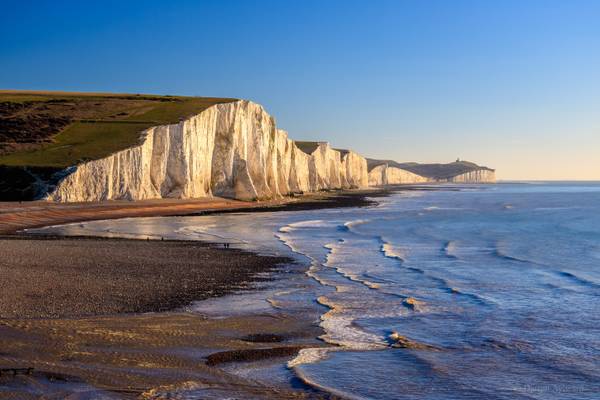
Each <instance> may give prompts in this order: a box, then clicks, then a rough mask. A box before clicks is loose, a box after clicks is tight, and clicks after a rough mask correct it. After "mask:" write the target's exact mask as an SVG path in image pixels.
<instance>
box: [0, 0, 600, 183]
mask: <svg viewBox="0 0 600 400" xmlns="http://www.w3.org/2000/svg"><path fill="white" fill-rule="evenodd" d="M0 5H1V7H0V10H1V12H0V87H1V88H5V89H39V90H72V91H103V92H108V91H110V92H128V93H158V94H180V95H203V96H228V97H239V98H247V99H251V100H254V101H257V102H259V103H261V104H263V105H264V106H265V107H266V108H267V110H268V111H269V112H270V113H271V114H272V115H274V116H275V117H276V119H277V122H278V125H279V126H280V127H281V128H283V129H286V130H288V131H289V132H290V135H291V137H292V138H294V139H301V140H328V141H330V142H332V144H334V145H335V146H338V147H347V148H352V149H355V150H356V151H358V152H360V153H362V154H365V155H368V156H371V157H375V158H389V159H395V160H398V161H419V162H449V161H453V160H454V159H456V158H457V157H460V158H461V159H465V160H471V161H474V162H477V163H481V164H484V165H488V166H490V167H493V168H496V169H497V173H498V176H499V178H502V179H596V180H600V1H598V0H590V1H583V0H563V1H553V0H540V1H527V0H519V1H509V0H499V1H479V0H477V1H459V0H452V1H447V0H439V1H425V0H423V1H420V0H419V1H418V0H414V1H401V0H396V1H374V0H371V1H369V0H365V1H349V0H344V1H327V0H320V1H292V0H276V1H251V0H245V1H233V0H232V1H229V0H218V1H217V0H215V1H175V0H170V1H152V0H145V1H137V2H136V1H133V0H131V1H129V0H128V1H95V2H94V1H60V0H53V1H47V2H45V1H27V0H23V1H9V0H0Z"/></svg>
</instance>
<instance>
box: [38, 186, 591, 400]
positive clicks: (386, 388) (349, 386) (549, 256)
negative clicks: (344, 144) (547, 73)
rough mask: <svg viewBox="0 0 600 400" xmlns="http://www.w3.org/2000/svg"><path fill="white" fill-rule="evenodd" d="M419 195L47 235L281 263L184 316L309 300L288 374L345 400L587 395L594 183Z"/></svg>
mask: <svg viewBox="0 0 600 400" xmlns="http://www.w3.org/2000/svg"><path fill="white" fill-rule="evenodd" d="M431 189H433V188H427V187H424V188H423V190H411V191H402V192H398V193H396V194H393V195H391V196H389V197H385V198H379V199H378V201H379V203H380V204H379V205H378V206H374V207H367V208H359V209H330V210H312V211H303V212H293V213H291V212H289V213H288V212H281V213H264V214H263V213H258V214H232V215H224V216H207V217H179V218H140V219H129V220H121V221H98V222H91V223H85V224H73V225H67V226H63V227H54V228H49V229H51V230H54V231H55V232H57V233H62V234H96V235H116V236H134V237H144V236H151V235H152V236H163V237H168V238H186V239H192V240H193V239H204V240H206V239H208V240H215V238H218V241H229V242H231V243H233V244H234V245H236V246H238V247H242V248H248V249H253V250H256V251H259V252H263V253H268V254H271V253H275V254H286V255H291V256H293V257H295V258H296V259H297V260H298V261H299V262H300V263H303V265H305V266H306V267H305V268H307V269H308V271H307V272H306V276H305V277H304V278H302V279H301V280H298V279H296V280H294V282H293V283H292V284H290V283H289V282H288V283H281V282H280V283H279V284H274V286H273V287H271V288H269V289H268V290H266V291H265V292H256V293H255V294H253V295H252V296H254V297H251V298H248V297H244V296H246V295H243V294H241V295H238V296H237V297H236V296H229V297H228V298H226V299H216V300H214V301H209V302H201V303H199V304H197V305H195V306H194V307H193V310H194V311H196V312H204V313H210V312H211V311H213V312H215V315H216V314H218V313H219V312H222V310H223V303H220V302H229V303H228V304H229V305H230V306H228V307H227V309H228V310H241V311H240V312H244V310H245V307H250V308H251V309H252V310H255V309H256V307H263V308H264V309H265V310H266V309H269V308H272V309H284V310H288V311H289V310H292V311H293V310H294V309H295V308H296V309H298V310H302V309H304V310H305V309H306V307H312V308H313V309H314V310H315V312H317V314H316V315H317V316H318V318H319V321H320V324H321V326H322V327H323V330H324V334H323V336H322V337H321V339H322V340H324V341H326V342H328V343H331V344H332V345H333V346H332V347H331V348H329V349H327V350H323V349H319V350H316V349H314V350H313V349H306V350H303V351H302V352H301V353H300V354H299V355H298V357H296V359H294V360H291V361H290V362H289V363H288V365H287V366H288V371H289V372H290V375H292V374H293V375H295V376H296V377H298V378H300V379H302V380H304V381H305V382H306V383H308V384H309V385H312V386H315V387H318V388H321V389H323V390H326V391H329V392H331V393H335V394H338V395H341V396H342V397H345V398H350V399H599V398H600V184H598V183H568V182H566V183H558V184H557V183H535V184H499V185H484V186H468V187H467V186H463V187H460V186H444V187H435V190H431ZM283 282H285V281H283ZM243 305H245V307H244V306H243ZM284 376H287V375H284ZM282 379H287V378H282Z"/></svg>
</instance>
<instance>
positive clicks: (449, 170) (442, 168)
mask: <svg viewBox="0 0 600 400" xmlns="http://www.w3.org/2000/svg"><path fill="white" fill-rule="evenodd" d="M367 163H368V166H369V171H370V170H372V169H373V168H375V167H376V166H378V165H382V164H388V165H389V166H390V167H396V168H400V169H403V170H406V171H409V172H412V173H413V174H417V175H420V176H422V177H425V178H429V179H433V180H445V179H449V178H452V177H455V176H457V175H461V174H465V173H468V172H473V171H478V170H488V171H494V170H493V169H491V168H488V167H484V166H480V165H477V164H475V163H472V162H469V161H455V162H452V163H448V164H419V163H416V162H407V163H399V162H396V161H392V160H375V159H372V158H368V159H367Z"/></svg>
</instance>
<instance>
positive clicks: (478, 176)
mask: <svg viewBox="0 0 600 400" xmlns="http://www.w3.org/2000/svg"><path fill="white" fill-rule="evenodd" d="M444 182H451V183H494V182H496V173H495V172H494V170H491V169H485V168H482V169H478V170H475V171H469V172H465V173H464V174H460V175H456V176H453V177H451V178H448V179H445V180H444Z"/></svg>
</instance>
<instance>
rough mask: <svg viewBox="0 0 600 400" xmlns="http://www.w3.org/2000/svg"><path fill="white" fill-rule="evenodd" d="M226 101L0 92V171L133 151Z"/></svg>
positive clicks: (61, 163)
mask: <svg viewBox="0 0 600 400" xmlns="http://www.w3.org/2000/svg"><path fill="white" fill-rule="evenodd" d="M235 100H236V99H229V98H212V97H181V96H153V95H127V94H123V95H121V94H100V93H66V92H15V91H0V165H5V166H35V167H54V168H63V167H67V166H70V165H74V164H76V163H78V162H81V161H85V160H94V159H99V158H102V157H105V156H107V155H109V154H111V153H114V152H116V151H119V150H122V149H125V148H127V147H130V146H133V145H135V144H136V143H138V141H139V136H140V132H142V131H143V130H144V129H147V128H149V127H151V126H156V125H164V124H172V123H177V122H179V121H180V120H181V119H184V118H186V117H189V116H191V115H194V114H197V113H199V112H201V111H203V110H205V109H206V108H208V107H210V106H212V105H215V104H218V103H227V102H232V101H235Z"/></svg>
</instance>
